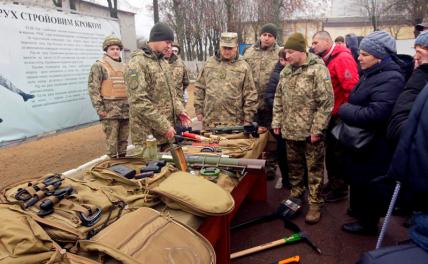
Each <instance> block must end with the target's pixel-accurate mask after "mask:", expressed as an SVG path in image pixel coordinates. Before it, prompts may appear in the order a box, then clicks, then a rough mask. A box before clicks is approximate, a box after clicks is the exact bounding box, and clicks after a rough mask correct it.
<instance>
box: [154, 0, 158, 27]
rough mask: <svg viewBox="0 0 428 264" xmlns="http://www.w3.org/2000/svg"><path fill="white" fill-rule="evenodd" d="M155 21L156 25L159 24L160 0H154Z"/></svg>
mask: <svg viewBox="0 0 428 264" xmlns="http://www.w3.org/2000/svg"><path fill="white" fill-rule="evenodd" d="M153 19H154V21H155V24H156V23H157V22H159V2H158V0H153Z"/></svg>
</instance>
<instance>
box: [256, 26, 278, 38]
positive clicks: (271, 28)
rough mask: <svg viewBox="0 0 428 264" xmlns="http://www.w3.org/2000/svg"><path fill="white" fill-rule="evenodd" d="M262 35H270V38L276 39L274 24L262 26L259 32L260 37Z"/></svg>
mask: <svg viewBox="0 0 428 264" xmlns="http://www.w3.org/2000/svg"><path fill="white" fill-rule="evenodd" d="M263 33H270V34H272V36H274V37H275V38H276V37H277V34H278V28H277V27H276V25H275V24H272V23H267V24H265V25H263V27H262V28H261V30H260V35H261V34H263Z"/></svg>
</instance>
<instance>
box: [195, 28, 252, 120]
mask: <svg viewBox="0 0 428 264" xmlns="http://www.w3.org/2000/svg"><path fill="white" fill-rule="evenodd" d="M237 46H238V35H237V34H236V33H231V32H227V33H222V34H221V37H220V52H219V54H217V55H215V56H212V57H211V58H209V59H208V60H207V62H206V63H205V66H204V68H203V69H202V72H201V73H200V75H199V78H198V80H197V81H196V84H195V101H194V106H195V112H196V116H197V118H198V120H199V121H202V122H203V126H204V127H215V126H218V125H224V126H234V125H242V124H244V123H250V122H252V121H253V118H254V114H255V113H256V110H257V91H256V88H255V86H254V81H253V77H252V74H251V69H250V66H249V65H248V63H246V62H245V61H244V60H243V59H242V58H240V57H239V54H238V52H237Z"/></svg>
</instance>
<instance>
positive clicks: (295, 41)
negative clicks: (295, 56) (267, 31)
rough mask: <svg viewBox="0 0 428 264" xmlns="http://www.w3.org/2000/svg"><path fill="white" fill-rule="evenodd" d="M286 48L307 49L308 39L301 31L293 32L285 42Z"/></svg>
mask: <svg viewBox="0 0 428 264" xmlns="http://www.w3.org/2000/svg"><path fill="white" fill-rule="evenodd" d="M284 49H291V50H297V51H301V52H305V51H306V40H305V37H303V35H302V34H301V33H298V32H296V33H293V34H291V36H290V37H289V38H288V39H287V42H285V45H284Z"/></svg>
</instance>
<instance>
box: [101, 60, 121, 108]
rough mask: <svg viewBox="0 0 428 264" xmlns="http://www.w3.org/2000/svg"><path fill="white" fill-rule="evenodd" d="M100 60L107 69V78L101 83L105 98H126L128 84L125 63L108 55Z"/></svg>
mask: <svg viewBox="0 0 428 264" xmlns="http://www.w3.org/2000/svg"><path fill="white" fill-rule="evenodd" d="M98 62H99V63H100V64H101V65H102V67H103V68H104V69H106V70H107V80H103V82H102V84H101V95H102V96H103V98H104V99H107V100H115V99H124V98H126V97H127V95H126V85H125V79H124V78H123V73H124V72H125V64H123V63H121V62H117V61H114V60H112V59H111V58H109V57H108V56H104V57H103V58H102V59H100V60H98Z"/></svg>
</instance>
